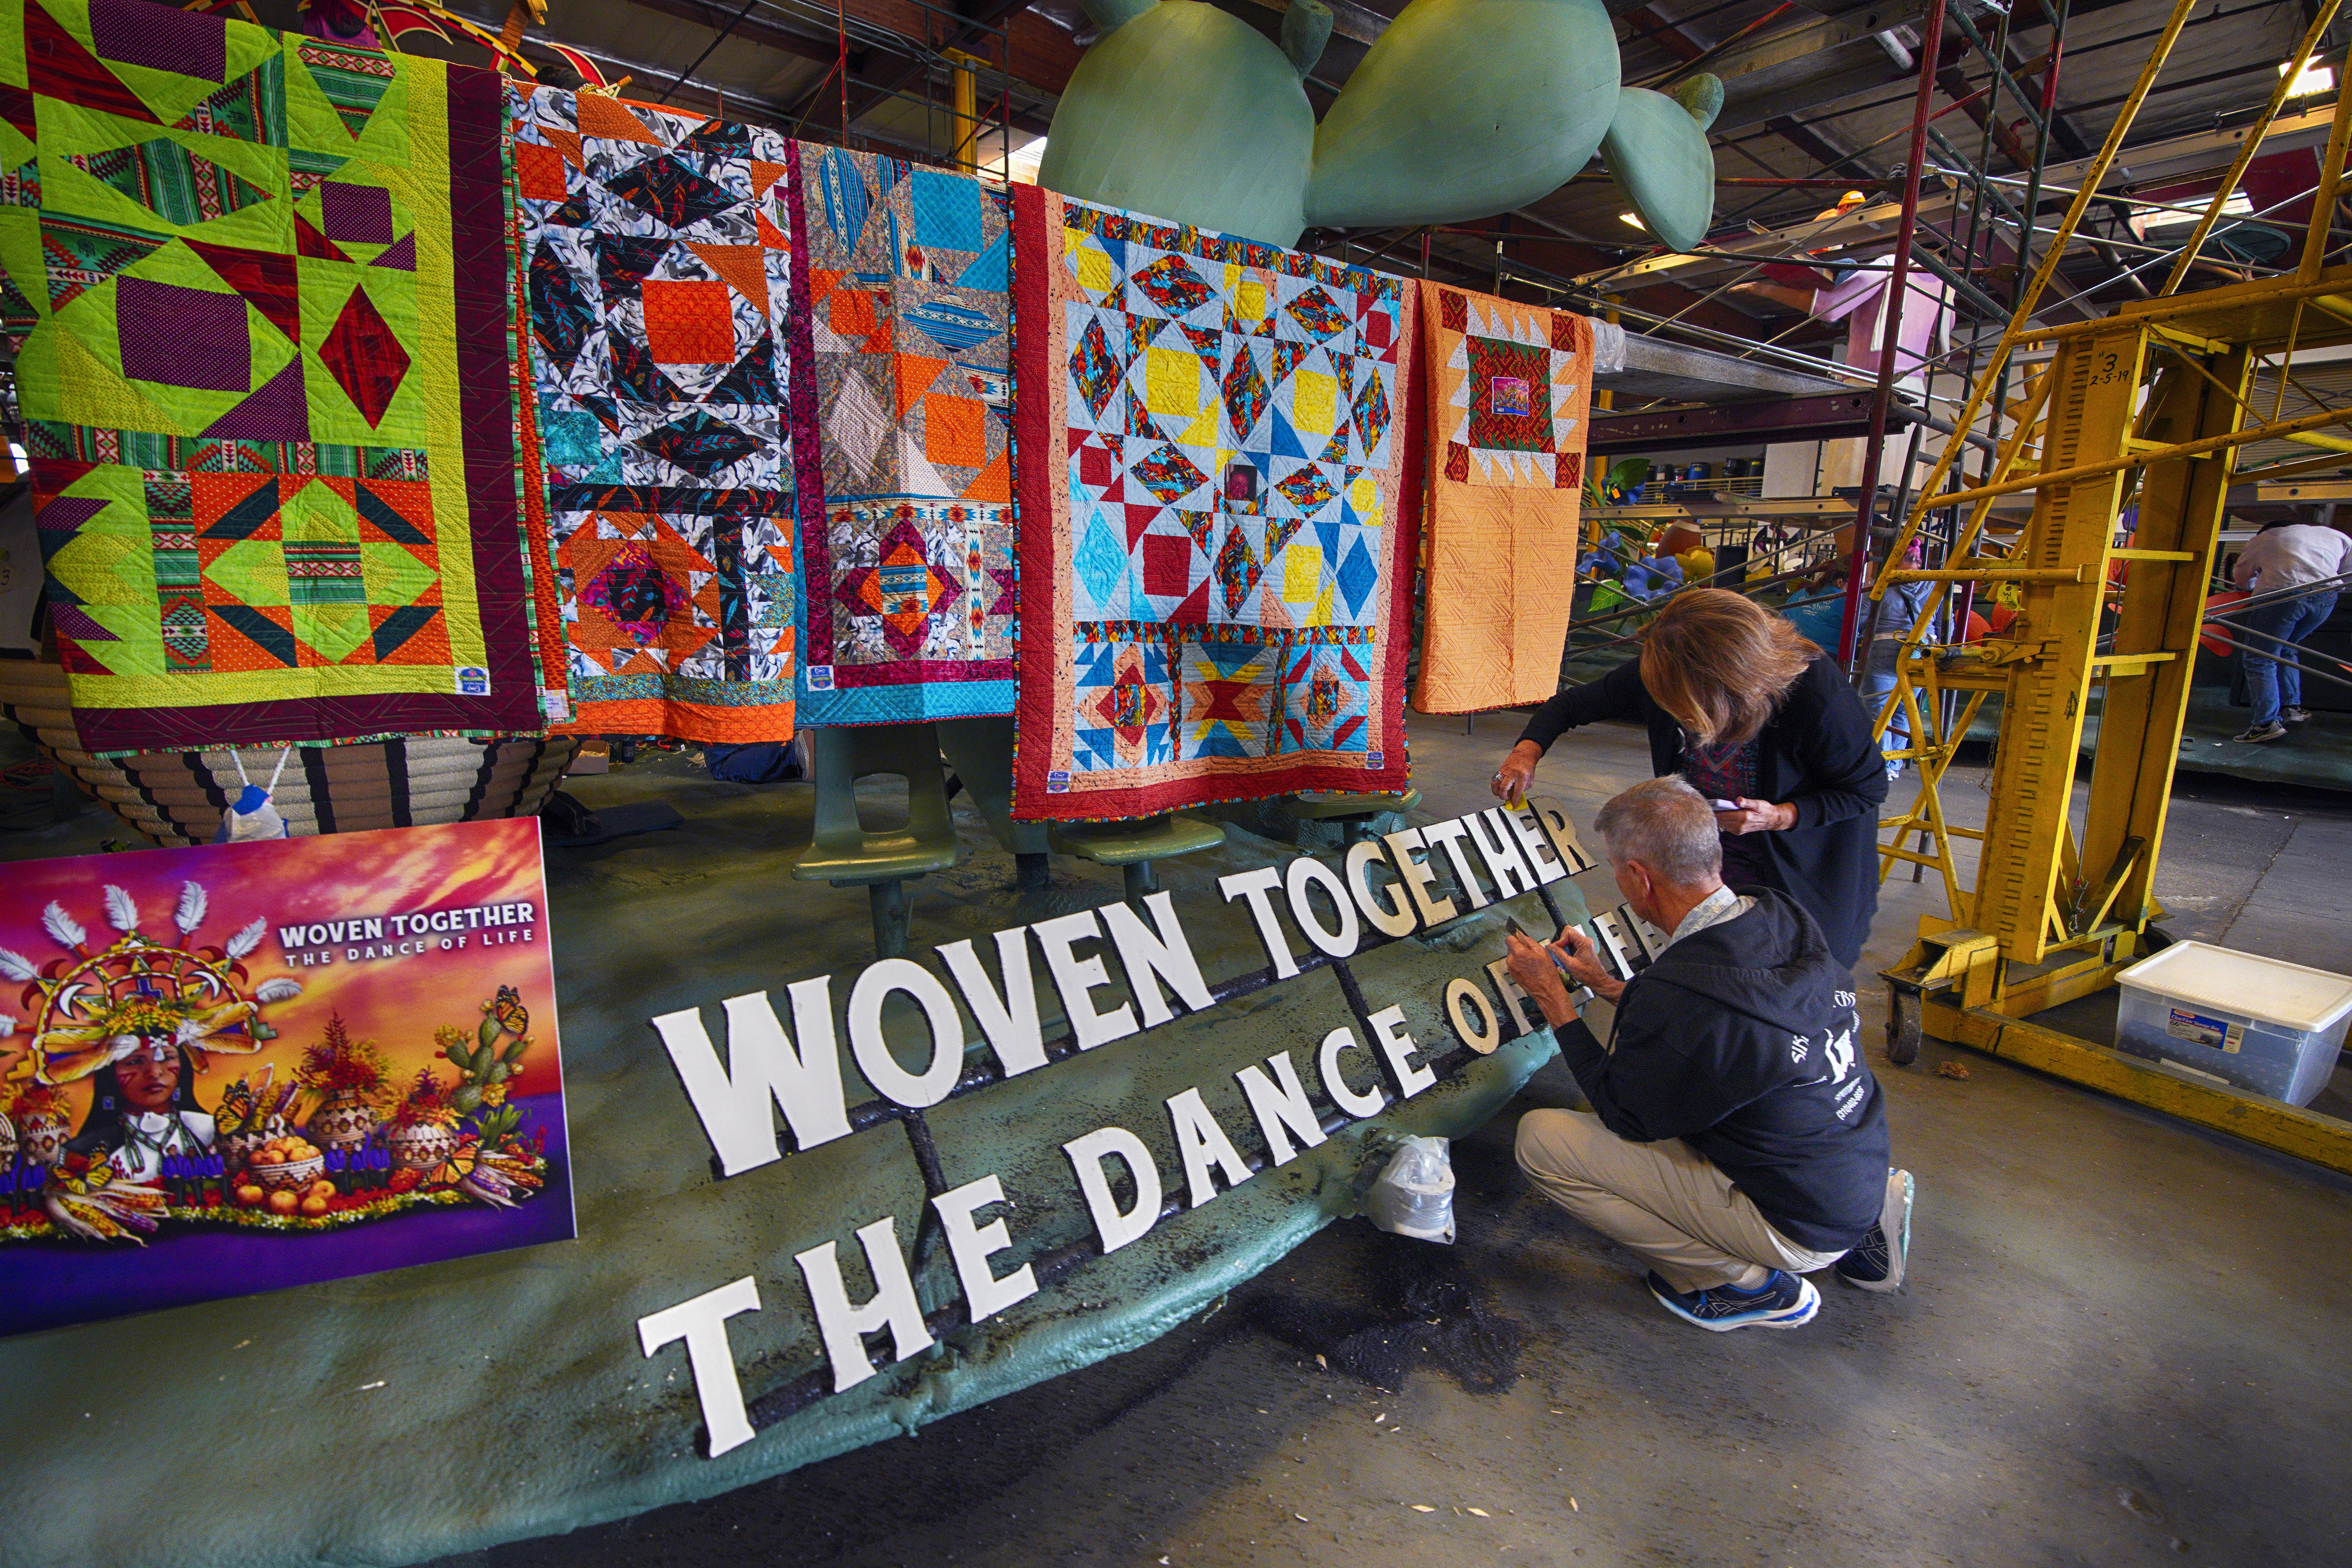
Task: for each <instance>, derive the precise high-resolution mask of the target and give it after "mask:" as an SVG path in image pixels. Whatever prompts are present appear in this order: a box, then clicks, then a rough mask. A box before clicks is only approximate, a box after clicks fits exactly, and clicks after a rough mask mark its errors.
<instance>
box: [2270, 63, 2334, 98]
mask: <svg viewBox="0 0 2352 1568" xmlns="http://www.w3.org/2000/svg"><path fill="white" fill-rule="evenodd" d="M2293 64H2294V61H2293V60H2281V61H2279V75H2281V76H2284V75H2286V73H2287V68H2288V67H2289V66H2292V65H2293ZM2335 90H2336V68H2335V67H2334V66H2324V65H2321V64H2320V63H2319V62H2318V61H2316V60H2313V61H2310V62H2309V63H2307V64H2305V66H2304V68H2302V69H2301V70H2299V71H2297V72H2295V73H2294V82H2293V83H2291V84H2290V85H2289V86H2288V88H2287V89H2286V95H2287V96H2288V97H2289V98H2306V97H2308V96H2310V95H2311V94H2313V93H2315V92H2334V91H2335Z"/></svg>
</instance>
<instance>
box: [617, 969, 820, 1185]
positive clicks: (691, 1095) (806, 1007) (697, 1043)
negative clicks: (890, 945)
mask: <svg viewBox="0 0 2352 1568" xmlns="http://www.w3.org/2000/svg"><path fill="white" fill-rule="evenodd" d="M832 984H833V977H832V976H831V975H829V974H827V975H821V976H819V977H818V978H817V979H814V980H803V981H800V982H798V983H797V984H793V985H791V986H789V987H787V988H786V990H787V994H789V995H790V996H791V997H792V999H793V1027H795V1028H796V1029H798V1030H799V1031H800V1037H801V1046H800V1048H799V1049H797V1050H796V1049H794V1048H793V1042H792V1039H791V1037H789V1036H787V1035H786V1034H785V1033H784V1026H783V1023H782V1020H780V1019H779V1018H777V1016H776V1010H775V1008H774V1007H772V1006H771V1005H769V1003H768V994H767V993H766V992H764V991H755V992H753V993H751V994H750V995H748V996H730V997H728V998H727V1000H726V1001H725V1002H723V1003H721V1004H720V1005H721V1006H723V1007H725V1008H726V1010H727V1058H728V1059H727V1061H726V1062H724V1063H721V1062H720V1061H719V1052H718V1050H717V1048H716V1047H713V1046H712V1045H711V1043H710V1035H709V1031H708V1030H706V1029H705V1028H704V1027H703V1026H702V1015H701V1013H700V1011H699V1010H698V1009H696V1008H692V1007H688V1008H686V1009H684V1010H682V1011H680V1012H676V1013H665V1014H663V1015H662V1016H660V1017H658V1018H656V1019H655V1020H654V1021H653V1023H654V1027H655V1029H656V1030H657V1031H658V1032H659V1033H660V1035H661V1037H662V1044H663V1045H664V1046H666V1047H668V1049H669V1059H670V1061H671V1062H672V1063H673V1064H674V1065H675V1066H676V1067H677V1076H678V1079H679V1080H680V1081H682V1082H683V1083H684V1084H685V1085H686V1094H687V1098H688V1100H692V1101H693V1102H694V1112H695V1114H696V1115H697V1116H699V1117H700V1118H702V1130H703V1131H704V1132H705V1133H706V1134H708V1135H709V1139H710V1147H711V1149H712V1150H713V1151H714V1152H716V1153H717V1154H718V1156H719V1174H720V1175H722V1176H734V1175H740V1174H741V1173H743V1172H745V1171H750V1170H756V1169H757V1168H758V1167H760V1166H761V1165H765V1164H767V1163H770V1162H772V1161H774V1160H778V1159H781V1158H782V1153H781V1152H780V1151H779V1150H778V1148H777V1145H776V1119H775V1116H774V1114H773V1113H772V1112H771V1111H770V1110H769V1109H768V1104H769V1101H770V1100H773V1101H774V1102H775V1104H776V1106H777V1107H778V1108H779V1109H781V1110H782V1111H783V1113H784V1121H786V1122H787V1123H789V1124H790V1125H791V1127H792V1130H793V1143H794V1145H795V1146H797V1147H799V1148H802V1149H813V1148H814V1147H816V1146H817V1145H818V1144H820V1143H827V1142H832V1141H833V1140H834V1139H835V1138H846V1137H847V1136H849V1108H848V1105H847V1103H846V1102H845V1100H843V1098H842V1093H841V1047H840V1044H839V1042H838V1041H836V1040H835V1037H834V1032H833V997H832V992H831V987H832Z"/></svg>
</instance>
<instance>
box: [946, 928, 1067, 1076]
mask: <svg viewBox="0 0 2352 1568" xmlns="http://www.w3.org/2000/svg"><path fill="white" fill-rule="evenodd" d="M940 959H941V961H942V962H944V963H946V964H947V966H948V973H950V974H952V975H954V976H955V983H956V984H957V985H959V986H961V988H962V990H963V999H964V1005H966V1006H968V1007H970V1008H971V1016H973V1017H975V1018H977V1019H979V1020H980V1026H981V1029H982V1032H983V1033H985V1034H986V1035H987V1036H988V1043H989V1044H990V1045H991V1046H992V1047H995V1050H996V1059H997V1061H998V1063H999V1064H1001V1065H1002V1066H1003V1068H1004V1076H1005V1077H1006V1078H1018V1077H1019V1076H1021V1074H1023V1073H1024V1072H1029V1071H1031V1070H1033V1069H1034V1068H1041V1067H1044V1066H1045V1031H1044V1030H1042V1029H1040V1028H1039V1027H1038V1026H1037V986H1036V982H1035V981H1034V980H1033V979H1032V978H1031V976H1030V973H1029V928H1028V927H1027V926H1014V927H1013V929H1012V930H1011V931H998V932H997V933H996V967H997V968H998V969H999V970H1000V971H1001V972H1002V973H1003V975H1004V994H1003V995H1002V996H1000V995H998V994H997V993H996V987H995V986H994V985H993V984H991V983H990V981H989V978H988V971H986V970H985V969H982V967H981V966H980V958H979V956H978V955H977V954H976V953H974V952H972V949H971V941H970V939H968V938H967V939H966V940H965V941H962V942H950V943H948V944H947V946H945V947H943V948H941V949H940Z"/></svg>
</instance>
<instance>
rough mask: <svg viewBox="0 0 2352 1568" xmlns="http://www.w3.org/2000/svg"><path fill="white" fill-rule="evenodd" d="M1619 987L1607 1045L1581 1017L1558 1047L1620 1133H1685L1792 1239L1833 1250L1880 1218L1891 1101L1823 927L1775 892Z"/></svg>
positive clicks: (1757, 891)
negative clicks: (1866, 1049) (1860, 1035)
mask: <svg viewBox="0 0 2352 1568" xmlns="http://www.w3.org/2000/svg"><path fill="white" fill-rule="evenodd" d="M1739 890H1740V891H1741V892H1742V893H1744V894H1745V895H1747V896H1748V897H1749V898H1752V899H1754V900H1756V905H1755V907H1754V908H1753V909H1751V910H1748V911H1747V912H1746V913H1744V914H1742V915H1739V916H1738V917H1737V918H1735V919H1732V920H1728V921H1724V922H1723V923H1721V924H1719V925H1714V926H1709V927H1707V928H1706V930H1704V931H1694V932H1692V933H1691V934H1690V935H1689V936H1686V937H1685V938H1683V939H1682V940H1681V941H1680V942H1675V943H1674V944H1673V945H1672V946H1670V947H1668V948H1667V949H1666V950H1665V952H1663V953H1661V954H1659V955H1658V958H1657V960H1656V962H1655V963H1652V964H1651V965H1650V967H1649V968H1647V969H1645V970H1643V971H1642V973H1639V974H1637V975H1635V976H1634V977H1633V979H1632V980H1630V981H1628V982H1627V983H1626V984H1625V993H1624V994H1623V995H1622V996H1621V997H1620V998H1619V999H1618V1002H1617V1025H1616V1028H1615V1030H1614V1031H1613V1032H1612V1036H1611V1038H1610V1046H1609V1049H1607V1050H1605V1051H1604V1050H1603V1049H1601V1043H1600V1042H1599V1041H1598V1040H1596V1039H1594V1038H1593V1037H1592V1031H1591V1030H1590V1029H1588V1028H1586V1027H1585V1026H1584V1025H1583V1023H1582V1021H1581V1020H1580V1021H1578V1022H1575V1023H1571V1024H1569V1025H1567V1026H1564V1027H1562V1028H1560V1029H1559V1030H1557V1031H1556V1033H1557V1035H1558V1037H1559V1048H1560V1055H1561V1056H1562V1057H1563V1058H1566V1060H1567V1062H1568V1067H1569V1070H1570V1072H1573V1073H1574V1074H1575V1075H1576V1081H1577V1083H1578V1084H1579V1085H1580V1087H1582V1089H1583V1090H1584V1093H1585V1097H1586V1098H1587V1099H1589V1100H1591V1101H1592V1108H1593V1109H1594V1110H1597V1111H1599V1112H1600V1113H1601V1124H1602V1125H1603V1126H1605V1127H1607V1128H1608V1129H1609V1131H1612V1132H1614V1133H1616V1134H1617V1135H1618V1136H1619V1137H1620V1138H1624V1139H1629V1140H1631V1141H1633V1142H1642V1143H1647V1142H1655V1141H1657V1140H1659V1139H1664V1138H1680V1139H1682V1140H1683V1141H1684V1142H1686V1143H1688V1144H1689V1145H1690V1146H1691V1147H1692V1148H1694V1149H1696V1150H1697V1151H1698V1152H1699V1153H1701V1154H1703V1155H1705V1156H1706V1159H1707V1160H1708V1161H1710V1162H1711V1163H1713V1164H1714V1165H1715V1166H1716V1168H1717V1170H1720V1171H1721V1172H1723V1173H1724V1174H1725V1175H1727V1176H1728V1177H1730V1178H1731V1182H1732V1184H1733V1185H1734V1186H1736V1187H1738V1189H1739V1190H1740V1191H1741V1192H1743V1193H1745V1194H1748V1199H1749V1201H1750V1202H1752V1203H1754V1204H1755V1205H1756V1206H1757V1208H1758V1209H1759V1210H1760V1211H1761V1212H1762V1213H1763V1215H1764V1217H1765V1218H1766V1219H1768V1220H1769V1221H1770V1222H1771V1224H1772V1228H1773V1229H1775V1230H1777V1231H1779V1232H1780V1234H1781V1235H1782V1236H1785V1237H1788V1238H1789V1239H1790V1241H1793V1242H1795V1243H1796V1244H1797V1245H1798V1246H1800V1247H1807V1248H1810V1249H1811V1250H1813V1251H1816V1252H1838V1251H1842V1250H1843V1249H1844V1248H1846V1247H1852V1246H1853V1245H1854V1244H1855V1243H1856V1242H1858V1241H1860V1240H1861V1239H1862V1238H1863V1237H1864V1234H1865V1233H1867V1232H1868V1231H1869V1229H1870V1227H1871V1226H1874V1225H1875V1224H1877V1223H1878V1215H1879V1207H1880V1205H1881V1203H1882V1202H1883V1201H1884V1198H1885V1191H1886V1168H1887V1157H1886V1149H1887V1145H1886V1110H1885V1098H1884V1096H1882V1095H1881V1093H1880V1092H1879V1088H1878V1080H1877V1079H1874V1078H1873V1077H1872V1076H1871V1072H1870V1068H1869V1067H1868V1066H1867V1065H1866V1064H1865V1063H1864V1061H1863V1059H1862V1050H1861V1047H1860V1046H1859V1045H1858V1044H1857V1043H1856V1038H1855V1036H1856V1029H1857V1024H1858V1020H1857V1019H1856V1017H1855V1015H1854V1006H1853V990H1852V989H1851V986H1852V981H1851V978H1850V976H1849V975H1848V974H1847V973H1846V972H1845V971H1844V970H1843V968H1841V967H1840V966H1839V964H1838V963H1837V961H1836V960H1835V959H1833V958H1832V957H1831V955H1830V951H1829V946H1828V944H1827V943H1826V942H1823V941H1822V932H1821V928H1820V927H1819V926H1817V925H1815V924H1814V923H1813V921H1812V917H1811V916H1810V915H1808V914H1806V913H1805V911H1804V910H1802V909H1801V908H1799V907H1798V906H1797V905H1796V904H1795V903H1794V902H1792V901H1791V900H1789V899H1787V898H1785V897H1783V896H1782V895H1781V894H1780V893H1777V892H1774V891H1773V890H1772V889H1769V888H1743V889H1739Z"/></svg>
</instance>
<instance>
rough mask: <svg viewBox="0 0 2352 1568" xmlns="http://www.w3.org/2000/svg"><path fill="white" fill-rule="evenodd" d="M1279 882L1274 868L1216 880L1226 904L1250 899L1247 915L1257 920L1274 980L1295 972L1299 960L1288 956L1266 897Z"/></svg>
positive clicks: (1286, 941)
mask: <svg viewBox="0 0 2352 1568" xmlns="http://www.w3.org/2000/svg"><path fill="white" fill-rule="evenodd" d="M1281 883H1282V871H1281V869H1280V868H1278V867H1274V866H1260V867H1259V868H1257V869H1256V870H1255V871H1236V872H1234V874H1233V875H1232V876H1230V877H1220V878H1218V879H1217V890H1218V891H1219V892H1221V893H1223V894H1224V895H1225V902H1227V903H1229V904H1230V903H1232V902H1233V901H1234V900H1235V899H1247V900H1249V908H1250V913H1251V914H1252V915H1253V916H1255V918H1256V920H1257V934H1258V940H1260V941H1261V942H1265V955H1266V956H1267V957H1268V958H1270V959H1272V960H1274V977H1275V978H1276V980H1287V979H1289V978H1290V977H1291V976H1292V975H1294V974H1296V973H1298V960H1297V958H1296V957H1294V956H1293V955H1292V954H1291V951H1290V939H1289V938H1288V937H1286V936H1285V935H1283V933H1282V921H1280V919H1278V918H1277V917H1276V914H1275V912H1274V902H1273V900H1270V899H1268V898H1267V897H1266V894H1267V893H1268V892H1269V891H1271V890H1272V889H1275V888H1276V887H1279V886H1280V885H1281Z"/></svg>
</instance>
